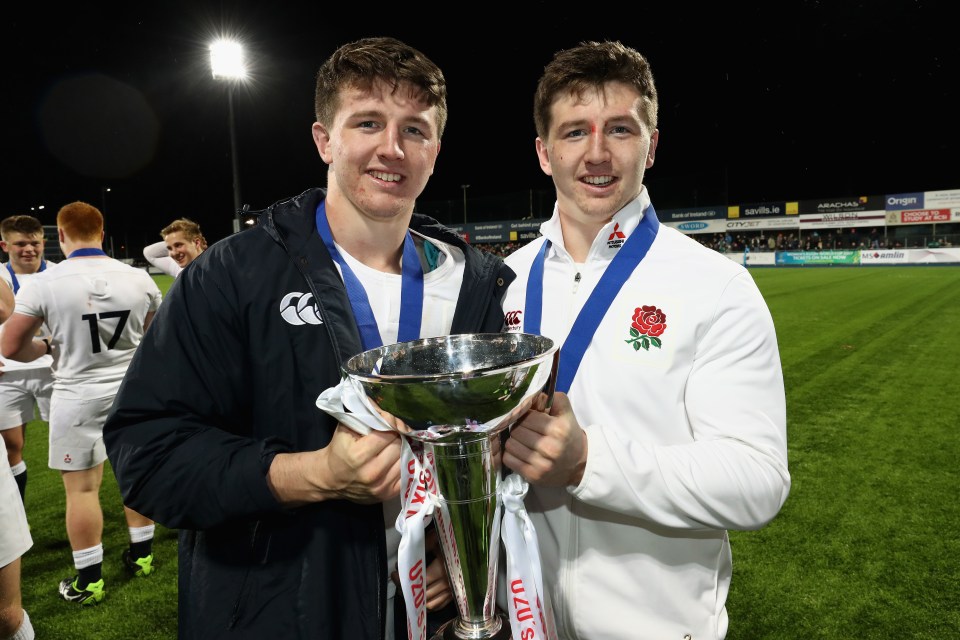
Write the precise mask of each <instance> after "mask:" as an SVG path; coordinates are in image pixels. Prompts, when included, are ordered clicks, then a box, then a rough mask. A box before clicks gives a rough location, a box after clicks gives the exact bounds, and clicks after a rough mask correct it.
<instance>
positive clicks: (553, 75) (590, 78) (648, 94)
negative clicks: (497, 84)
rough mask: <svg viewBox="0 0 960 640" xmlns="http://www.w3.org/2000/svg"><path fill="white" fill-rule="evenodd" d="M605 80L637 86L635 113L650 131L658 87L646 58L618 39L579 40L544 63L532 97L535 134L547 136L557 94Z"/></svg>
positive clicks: (653, 125)
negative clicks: (638, 110)
mask: <svg viewBox="0 0 960 640" xmlns="http://www.w3.org/2000/svg"><path fill="white" fill-rule="evenodd" d="M608 82H622V83H624V84H626V85H629V86H631V87H633V88H634V89H636V91H637V93H639V94H640V96H641V97H642V98H643V101H642V106H641V113H638V114H637V115H639V116H640V118H641V119H642V120H643V121H644V122H646V123H647V125H648V126H649V127H650V129H651V131H652V130H653V129H656V128H657V87H656V85H655V84H654V82H653V72H652V71H651V69H650V63H649V62H647V59H646V58H645V57H643V55H641V54H640V52H639V51H637V50H636V49H632V48H630V47H628V46H626V45H623V44H621V43H620V42H616V41H612V42H611V41H605V42H581V43H580V44H579V45H578V46H576V47H573V48H572V49H564V50H561V51H558V52H557V53H555V54H554V56H553V60H551V61H550V63H549V64H548V65H547V66H546V67H544V70H543V75H542V76H540V80H539V81H538V82H537V91H536V93H535V94H534V98H533V122H534V124H535V125H536V128H537V136H538V137H539V138H540V139H541V140H546V138H547V135H548V134H549V133H550V124H551V123H550V107H551V106H552V105H553V103H554V101H555V100H557V98H558V97H559V96H561V95H573V96H578V97H579V96H582V95H583V94H584V92H585V91H587V90H589V89H602V88H603V85H605V84H606V83H608Z"/></svg>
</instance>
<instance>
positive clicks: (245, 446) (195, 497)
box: [104, 255, 287, 529]
mask: <svg viewBox="0 0 960 640" xmlns="http://www.w3.org/2000/svg"><path fill="white" fill-rule="evenodd" d="M201 257H205V256H203V255H202V256H201ZM209 257H213V256H212V255H211V256H209ZM225 273H226V270H225V269H224V267H223V264H222V263H221V264H217V263H215V262H214V261H212V260H203V261H200V260H199V259H198V260H197V261H195V262H194V264H192V265H191V266H190V268H188V269H186V270H185V271H184V272H183V273H182V274H181V275H180V276H179V278H178V279H177V280H176V281H175V282H174V284H173V286H172V287H171V289H170V291H169V292H168V295H167V297H166V299H165V300H164V302H163V303H162V304H161V306H160V309H159V311H158V312H157V315H156V317H155V318H154V321H153V324H152V325H151V327H150V328H149V330H148V331H147V334H146V335H145V337H144V340H143V342H142V343H141V345H140V347H139V348H138V350H137V353H136V355H135V356H134V359H133V361H132V362H131V364H130V367H129V369H128V371H127V375H126V376H125V378H124V381H123V384H122V386H121V388H120V391H119V392H118V394H117V397H116V400H115V402H114V406H113V408H112V410H111V412H110V415H109V417H108V419H107V422H106V425H105V427H104V441H105V444H106V447H107V453H108V456H109V459H110V462H111V464H112V465H113V468H114V472H115V474H116V476H117V480H118V482H119V485H120V490H121V494H122V496H123V499H124V503H125V504H126V505H127V506H129V507H131V508H132V509H135V510H136V511H138V512H140V513H142V514H144V515H146V516H148V517H150V518H153V519H154V520H156V521H157V522H159V523H161V524H163V525H165V526H167V527H171V528H195V529H203V528H206V527H209V526H213V525H216V524H220V523H222V522H224V521H226V520H229V519H232V518H243V517H247V516H255V515H257V514H259V513H263V512H268V511H277V510H280V509H281V507H280V505H279V504H278V503H277V501H276V500H275V498H274V497H273V494H272V493H271V492H270V490H269V488H268V486H267V483H266V476H265V471H266V469H267V468H268V466H269V463H270V461H272V457H273V455H274V454H275V453H276V452H277V451H281V450H285V449H286V448H287V447H285V445H283V444H281V443H280V442H278V441H277V440H274V439H270V438H256V437H254V434H253V433H252V428H251V425H252V419H253V416H252V415H250V414H251V406H252V403H251V402H250V398H251V396H252V395H253V394H257V393H264V392H265V390H263V389H256V388H253V384H254V381H253V379H252V378H251V376H250V375H249V371H250V368H251V366H252V363H251V360H252V359H253V357H254V356H255V352H251V345H250V344H248V337H247V335H248V329H247V328H245V327H244V326H243V321H242V318H241V316H242V312H243V311H242V309H240V308H239V307H238V305H239V304H240V303H241V301H240V300H239V298H238V296H237V291H236V289H235V283H234V281H233V279H232V278H228V277H225ZM267 343H268V340H267V339H266V337H264V340H263V342H262V343H261V344H260V345H258V346H259V348H268V347H266V346H265V345H266V344H267Z"/></svg>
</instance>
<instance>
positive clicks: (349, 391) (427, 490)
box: [317, 379, 553, 640]
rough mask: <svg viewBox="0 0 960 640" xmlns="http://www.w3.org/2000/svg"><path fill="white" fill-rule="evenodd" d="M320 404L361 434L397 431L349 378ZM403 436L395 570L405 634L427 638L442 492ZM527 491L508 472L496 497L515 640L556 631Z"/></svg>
mask: <svg viewBox="0 0 960 640" xmlns="http://www.w3.org/2000/svg"><path fill="white" fill-rule="evenodd" d="M317 407H319V408H320V409H322V410H323V411H324V412H325V413H327V414H328V415H330V416H332V417H334V418H336V419H337V420H338V421H339V422H341V423H343V424H344V425H346V426H348V427H350V428H351V429H353V430H354V431H356V432H357V433H359V434H360V435H366V434H368V433H370V431H371V430H377V431H396V429H394V428H393V427H392V426H391V425H390V424H388V423H387V422H386V420H385V419H384V418H383V417H382V416H381V415H380V413H379V412H378V411H377V410H376V409H375V408H374V407H373V406H372V405H371V404H370V403H369V400H368V399H367V398H366V397H364V396H362V394H359V393H357V392H356V390H355V389H354V388H353V387H352V386H351V385H350V383H349V381H348V380H347V379H344V380H342V381H341V382H340V384H338V385H337V386H335V387H330V388H329V389H327V390H325V391H324V392H323V393H321V394H320V396H319V397H318V398H317ZM400 435H401V436H402V440H403V447H402V454H401V460H400V463H401V494H402V496H401V497H402V502H403V509H401V511H400V515H399V516H397V522H396V529H397V531H398V532H400V534H401V538H400V547H399V551H398V555H397V565H398V566H397V572H398V573H399V575H400V585H401V589H402V591H403V597H404V603H405V606H406V610H407V638H408V640H428V639H427V636H426V631H427V629H426V624H427V616H426V576H425V574H426V566H425V561H424V559H425V553H424V531H425V529H426V527H427V526H428V525H429V524H430V522H431V519H432V515H433V513H434V511H435V510H436V509H437V508H438V506H439V496H438V495H437V489H436V483H435V481H434V475H433V469H432V465H431V464H430V461H429V460H427V461H424V460H423V459H422V457H421V455H418V454H417V452H415V451H414V447H412V446H411V439H410V438H408V437H406V436H404V435H403V434H402V433H401V434H400ZM417 449H419V447H417ZM527 489H528V484H527V481H526V480H524V479H523V478H521V477H520V476H519V475H517V474H510V475H509V476H507V477H506V479H505V480H504V481H503V482H501V483H500V486H499V489H498V494H499V496H498V498H499V500H500V502H501V504H503V505H504V516H503V518H502V521H501V539H502V540H503V542H504V548H505V549H506V557H507V568H506V578H507V581H506V584H507V589H508V590H509V591H510V593H508V594H506V601H507V602H508V604H509V617H510V632H511V635H512V638H513V640H547V639H548V638H550V637H551V636H552V635H553V634H552V633H551V634H550V635H549V636H548V635H547V629H548V628H550V627H548V626H547V623H546V620H547V616H546V615H545V613H544V606H545V605H544V597H543V596H544V594H543V580H542V577H541V570H540V553H539V551H538V547H537V535H536V531H535V530H534V528H533V523H532V522H531V521H530V517H529V516H528V515H527V511H526V508H525V507H524V506H523V498H524V496H525V495H526V493H527ZM440 535H443V534H442V532H441V534H440ZM530 589H532V590H533V591H532V592H531V591H530Z"/></svg>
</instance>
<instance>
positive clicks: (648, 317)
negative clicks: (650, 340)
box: [633, 304, 667, 336]
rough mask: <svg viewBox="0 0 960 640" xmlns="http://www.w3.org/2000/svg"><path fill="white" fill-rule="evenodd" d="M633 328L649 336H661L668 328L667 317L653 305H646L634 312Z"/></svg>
mask: <svg viewBox="0 0 960 640" xmlns="http://www.w3.org/2000/svg"><path fill="white" fill-rule="evenodd" d="M633 327H634V328H635V329H636V330H637V331H639V332H640V333H643V334H646V335H648V336H659V335H660V334H662V333H663V332H664V330H666V328H667V315H666V314H665V313H664V312H663V311H661V310H660V309H657V308H656V307H655V306H653V305H652V304H645V305H643V306H642V307H637V308H636V310H635V311H634V312H633Z"/></svg>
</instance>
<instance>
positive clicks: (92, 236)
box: [57, 200, 103, 242]
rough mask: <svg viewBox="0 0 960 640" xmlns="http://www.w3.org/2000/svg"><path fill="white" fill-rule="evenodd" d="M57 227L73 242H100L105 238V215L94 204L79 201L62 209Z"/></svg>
mask: <svg viewBox="0 0 960 640" xmlns="http://www.w3.org/2000/svg"><path fill="white" fill-rule="evenodd" d="M57 226H58V227H59V228H60V229H62V230H63V233H64V234H66V235H68V236H69V237H70V239H71V240H74V241H79V242H89V241H97V242H99V241H100V240H101V239H102V237H103V214H102V213H100V210H99V209H97V208H96V207H95V206H93V205H92V204H88V203H86V202H81V201H79V200H78V201H76V202H71V203H70V204H67V205H64V206H63V207H61V208H60V211H58V212H57Z"/></svg>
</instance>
